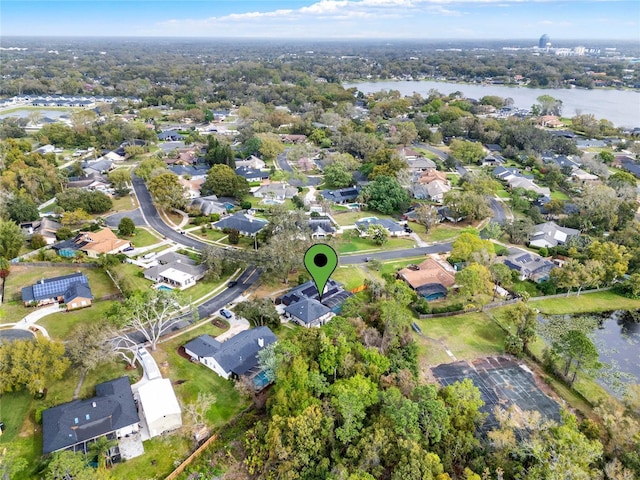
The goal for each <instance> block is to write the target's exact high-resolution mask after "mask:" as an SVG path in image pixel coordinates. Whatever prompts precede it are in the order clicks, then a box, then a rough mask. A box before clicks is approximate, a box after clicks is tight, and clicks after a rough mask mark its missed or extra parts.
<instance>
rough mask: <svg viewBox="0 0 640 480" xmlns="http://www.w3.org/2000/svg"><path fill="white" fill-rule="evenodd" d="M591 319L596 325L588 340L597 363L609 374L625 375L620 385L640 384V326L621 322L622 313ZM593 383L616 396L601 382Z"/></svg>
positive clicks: (630, 322) (626, 319)
mask: <svg viewBox="0 0 640 480" xmlns="http://www.w3.org/2000/svg"><path fill="white" fill-rule="evenodd" d="M594 316H595V318H597V319H598V320H599V321H600V323H599V326H598V327H597V328H595V329H594V331H593V333H592V334H591V335H590V336H591V339H592V340H593V343H594V344H595V346H596V347H597V349H598V354H599V358H600V361H601V362H602V363H606V364H609V365H611V366H612V367H613V368H612V370H613V371H617V372H620V373H623V374H625V376H627V377H628V378H626V379H623V380H622V381H623V383H625V384H627V383H640V323H637V322H634V321H632V320H631V319H628V318H625V317H624V311H622V310H617V311H615V312H611V313H610V314H606V315H603V316H600V315H594ZM540 320H541V321H544V317H541V318H540ZM596 381H597V382H598V383H599V384H600V385H602V386H603V387H604V388H606V389H607V390H608V391H610V392H611V393H614V394H615V395H618V392H616V391H614V389H612V388H611V385H609V384H608V383H607V382H606V381H605V378H598V379H596Z"/></svg>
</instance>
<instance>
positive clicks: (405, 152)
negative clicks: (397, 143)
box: [397, 147, 421, 163]
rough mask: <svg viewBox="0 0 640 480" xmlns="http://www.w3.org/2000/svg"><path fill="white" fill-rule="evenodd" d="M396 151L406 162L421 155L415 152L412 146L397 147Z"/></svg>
mask: <svg viewBox="0 0 640 480" xmlns="http://www.w3.org/2000/svg"><path fill="white" fill-rule="evenodd" d="M397 152H398V155H399V156H400V158H402V159H404V160H406V161H407V163H408V162H409V161H410V160H416V159H417V158H418V157H420V156H421V155H420V153H419V152H416V151H415V150H414V149H413V148H409V147H401V148H398V150H397Z"/></svg>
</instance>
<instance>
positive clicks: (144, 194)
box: [131, 174, 207, 250]
mask: <svg viewBox="0 0 640 480" xmlns="http://www.w3.org/2000/svg"><path fill="white" fill-rule="evenodd" d="M131 182H132V184H133V189H134V191H135V192H136V196H137V197H138V202H139V203H140V209H141V210H142V214H143V215H144V219H145V220H146V222H147V224H148V225H149V226H150V227H151V228H153V229H154V230H155V231H156V232H158V233H159V234H161V235H164V236H165V237H167V238H168V239H170V240H173V241H174V242H176V243H179V244H181V245H184V246H187V247H191V248H195V249H196V250H202V249H203V248H204V247H206V246H207V244H206V243H204V242H200V241H198V240H194V239H193V238H190V237H187V236H185V235H182V234H180V233H178V232H177V231H176V230H174V229H173V228H171V227H169V226H168V225H167V224H166V223H164V221H162V219H161V218H160V215H159V214H158V210H156V207H155V205H154V204H153V201H152V200H151V195H150V194H149V190H147V187H146V185H145V184H144V181H143V180H142V179H141V178H140V177H138V176H136V175H134V174H131Z"/></svg>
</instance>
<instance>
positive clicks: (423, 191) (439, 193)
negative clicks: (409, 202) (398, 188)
mask: <svg viewBox="0 0 640 480" xmlns="http://www.w3.org/2000/svg"><path fill="white" fill-rule="evenodd" d="M449 191H451V186H450V185H449V183H448V182H446V183H445V182H442V181H440V180H434V181H432V182H430V183H427V184H421V183H417V184H415V183H414V184H413V185H411V193H412V194H413V197H414V198H417V199H420V200H431V201H432V202H437V203H442V201H443V200H444V194H445V193H447V192H449Z"/></svg>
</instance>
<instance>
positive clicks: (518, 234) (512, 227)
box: [502, 217, 533, 244]
mask: <svg viewBox="0 0 640 480" xmlns="http://www.w3.org/2000/svg"><path fill="white" fill-rule="evenodd" d="M502 229H503V230H504V232H505V233H506V234H507V235H509V240H511V243H519V244H523V243H525V242H526V241H527V240H529V236H530V235H531V232H532V230H533V222H532V221H531V219H530V218H529V217H523V218H520V219H518V220H515V221H513V222H509V223H505V224H504V225H503V227H502Z"/></svg>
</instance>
